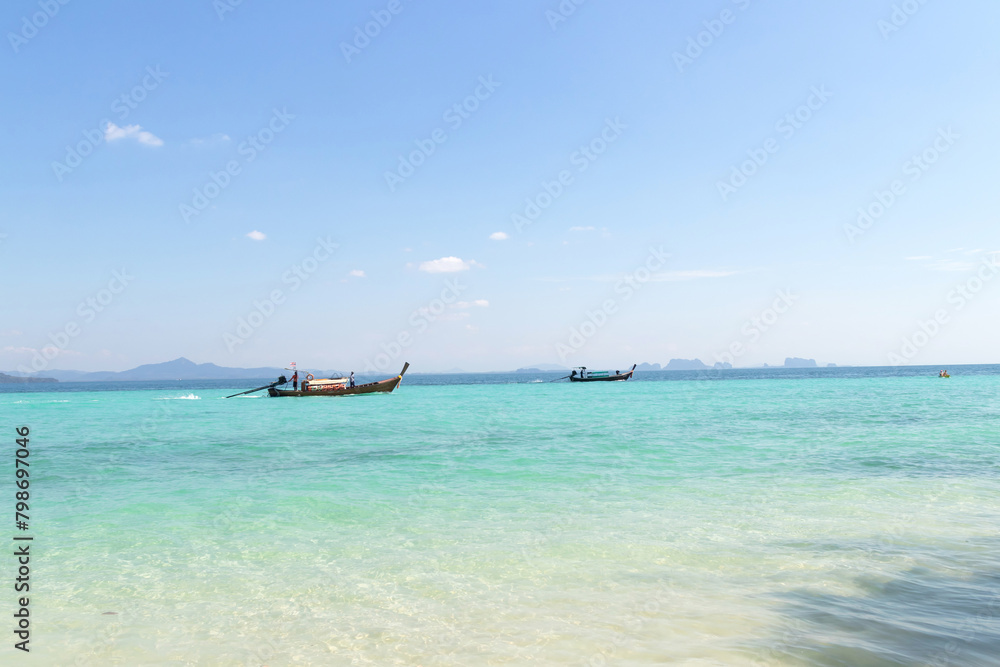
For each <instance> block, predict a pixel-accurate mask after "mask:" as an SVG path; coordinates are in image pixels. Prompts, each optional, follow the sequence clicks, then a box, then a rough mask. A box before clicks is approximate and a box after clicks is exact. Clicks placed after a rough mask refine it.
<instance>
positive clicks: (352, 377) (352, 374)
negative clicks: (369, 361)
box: [351, 371, 354, 387]
mask: <svg viewBox="0 0 1000 667" xmlns="http://www.w3.org/2000/svg"><path fill="white" fill-rule="evenodd" d="M351 386H352V387H353V386H354V371H351Z"/></svg>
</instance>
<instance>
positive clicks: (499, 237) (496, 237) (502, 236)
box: [490, 232, 510, 241]
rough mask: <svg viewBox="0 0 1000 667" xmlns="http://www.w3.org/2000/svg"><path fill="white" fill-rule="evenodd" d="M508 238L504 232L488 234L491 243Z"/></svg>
mask: <svg viewBox="0 0 1000 667" xmlns="http://www.w3.org/2000/svg"><path fill="white" fill-rule="evenodd" d="M509 238H510V236H509V235H508V234H507V233H506V232H493V233H492V234H490V240H491V241H506V240H507V239H509Z"/></svg>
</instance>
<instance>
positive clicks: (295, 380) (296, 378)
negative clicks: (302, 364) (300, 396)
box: [292, 369, 299, 391]
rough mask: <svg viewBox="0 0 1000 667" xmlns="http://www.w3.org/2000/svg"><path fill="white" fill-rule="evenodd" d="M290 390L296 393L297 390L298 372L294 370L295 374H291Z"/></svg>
mask: <svg viewBox="0 0 1000 667" xmlns="http://www.w3.org/2000/svg"><path fill="white" fill-rule="evenodd" d="M292 390H293V391H298V390H299V371H298V369H296V370H295V373H293V374H292Z"/></svg>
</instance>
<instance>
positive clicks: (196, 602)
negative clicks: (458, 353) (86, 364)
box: [0, 366, 1000, 667]
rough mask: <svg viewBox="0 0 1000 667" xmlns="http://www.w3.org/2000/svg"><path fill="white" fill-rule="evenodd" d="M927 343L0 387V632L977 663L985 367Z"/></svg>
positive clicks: (994, 426) (993, 647)
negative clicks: (675, 367) (744, 357)
mask: <svg viewBox="0 0 1000 667" xmlns="http://www.w3.org/2000/svg"><path fill="white" fill-rule="evenodd" d="M936 370H937V369H906V370H902V371H900V370H898V369H835V370H831V371H826V370H820V371H769V370H763V371H739V372H731V373H728V374H727V373H701V374H700V373H689V374H683V373H648V374H643V375H640V376H639V377H638V378H637V381H633V382H628V383H593V384H587V385H579V384H573V385H570V384H567V383H547V382H539V381H536V380H548V379H551V378H554V377H558V375H559V374H554V373H541V374H537V375H517V376H515V375H510V376H502V375H478V376H472V375H465V376H413V377H412V378H411V377H410V376H407V377H406V378H405V379H404V382H403V384H402V385H401V387H400V388H399V389H398V390H397V391H396V392H395V393H393V394H391V395H379V396H360V397H348V398H334V399H326V398H311V399H269V398H267V397H260V395H259V394H258V395H251V396H248V397H241V398H235V399H231V400H222V398H221V397H223V396H225V395H226V394H229V393H233V392H234V391H236V390H238V389H240V388H246V387H252V386H255V385H253V384H252V383H245V382H244V383H222V382H215V383H212V382H204V383H184V382H177V383H162V384H154V383H130V384H118V385H114V384H74V385H57V386H52V387H42V386H34V387H16V386H14V385H9V386H4V388H3V393H0V427H2V428H3V430H4V432H6V433H7V436H6V437H7V438H8V440H9V443H8V449H7V451H8V452H13V449H14V438H15V437H16V436H15V434H14V427H15V426H20V425H24V424H26V425H28V426H30V428H31V431H32V432H31V451H32V454H31V459H30V461H31V471H32V477H31V479H32V487H31V491H32V502H31V511H30V515H31V524H32V526H31V528H32V529H31V531H30V533H31V534H32V535H34V536H35V541H34V543H33V546H32V550H33V556H34V558H33V561H32V590H31V613H32V630H33V634H32V643H31V647H32V652H31V654H30V655H28V656H24V655H21V654H20V652H16V651H14V650H13V648H12V644H13V639H11V637H12V635H11V634H10V633H9V631H7V636H8V641H7V643H6V644H5V645H3V646H2V647H0V663H2V664H24V665H74V664H80V665H160V664H163V665H189V664H190V665H269V666H270V667H275V666H277V665H300V664H301V665H392V664H399V665H480V664H482V665H487V664H489V665H508V664H509V665H519V664H572V665H604V664H608V665H612V664H615V665H647V664H681V665H751V664H774V665H920V664H931V665H945V664H948V665H996V664H1000V663H998V657H997V656H998V655H1000V367H996V366H993V367H965V368H961V369H959V368H951V369H950V370H951V371H952V374H953V377H952V378H951V379H948V380H941V379H938V378H936V377H934V375H936ZM260 384H263V382H261V383H260ZM4 468H5V469H7V473H5V474H6V475H7V476H8V479H7V480H5V481H4V482H3V485H4V487H5V488H10V489H13V485H12V481H13V472H12V470H13V469H12V466H4ZM11 495H12V494H11ZM11 502H12V501H11ZM12 523H13V522H12V521H11V525H10V526H9V527H8V529H7V533H8V537H7V538H5V539H8V540H9V539H10V537H9V536H10V535H13V534H14V533H15V532H17V531H15V530H14V528H13V525H12ZM4 562H5V563H6V565H5V567H4V573H3V574H2V576H3V578H4V579H6V580H8V581H10V580H11V579H12V578H13V576H14V564H13V558H12V557H10V556H8V557H7V558H6V559H5V560H4ZM0 588H2V590H6V591H7V593H5V594H3V595H2V597H0V609H3V610H4V615H5V617H6V618H8V619H10V618H11V616H10V614H11V613H13V610H14V602H15V594H14V593H13V591H12V590H11V587H10V585H9V584H7V585H4V586H2V587H0ZM8 623H10V621H8Z"/></svg>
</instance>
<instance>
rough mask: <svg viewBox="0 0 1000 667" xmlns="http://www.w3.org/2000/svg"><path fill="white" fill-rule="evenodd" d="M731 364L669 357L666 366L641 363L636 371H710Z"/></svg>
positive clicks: (728, 366)
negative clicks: (712, 363) (708, 363)
mask: <svg viewBox="0 0 1000 667" xmlns="http://www.w3.org/2000/svg"><path fill="white" fill-rule="evenodd" d="M732 367H733V365H732V364H730V363H728V362H724V361H723V362H716V363H715V365H714V366H708V365H706V364H705V363H703V362H702V360H701V359H671V360H670V361H669V362H667V365H666V366H663V367H662V368H661V367H660V365H659V364H650V363H641V364H639V365H638V366H636V368H635V370H637V371H710V370H724V369H727V368H732Z"/></svg>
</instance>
